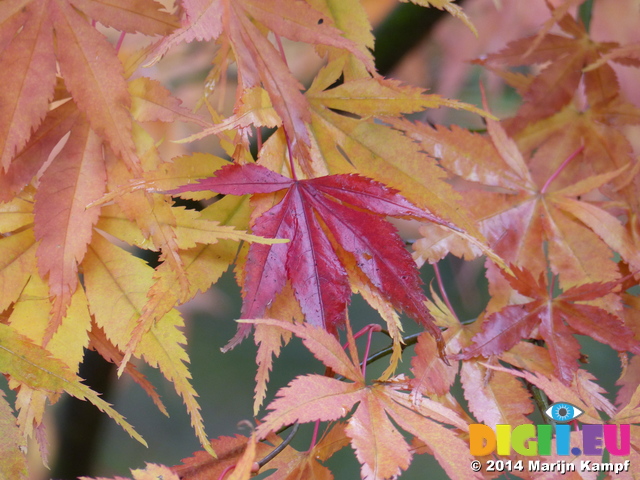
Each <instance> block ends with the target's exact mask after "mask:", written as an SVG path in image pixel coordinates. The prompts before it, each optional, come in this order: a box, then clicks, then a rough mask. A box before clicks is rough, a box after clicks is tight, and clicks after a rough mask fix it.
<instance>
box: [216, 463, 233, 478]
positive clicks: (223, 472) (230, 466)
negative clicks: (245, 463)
mask: <svg viewBox="0 0 640 480" xmlns="http://www.w3.org/2000/svg"><path fill="white" fill-rule="evenodd" d="M234 468H236V466H235V465H229V466H228V467H227V468H225V469H224V470H223V471H222V473H221V474H220V476H219V477H218V480H224V477H226V476H227V473H229V472H230V471H231V470H233V469H234Z"/></svg>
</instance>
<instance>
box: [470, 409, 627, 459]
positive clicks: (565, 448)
mask: <svg viewBox="0 0 640 480" xmlns="http://www.w3.org/2000/svg"><path fill="white" fill-rule="evenodd" d="M544 413H545V415H546V416H547V417H548V418H549V419H550V420H551V421H552V422H553V424H544V425H532V424H523V425H518V426H516V427H515V428H512V426H511V425H496V428H495V431H494V430H493V429H492V428H491V427H489V426H488V425H484V424H478V423H477V424H472V425H469V446H470V450H471V455H474V456H477V457H481V456H485V455H489V454H491V453H493V452H494V451H495V452H496V453H497V454H498V455H510V454H511V451H512V450H513V451H515V452H516V453H519V454H520V455H523V456H534V455H543V456H549V455H552V454H554V453H555V454H556V455H561V456H568V455H574V456H578V455H597V456H602V454H603V453H604V451H605V450H606V451H608V452H609V453H610V454H611V455H617V456H626V455H629V453H630V450H631V426H630V425H626V424H622V425H606V424H605V425H603V424H597V425H589V424H583V425H581V428H580V430H579V431H580V432H581V434H582V449H581V448H579V447H573V448H572V447H571V425H569V424H568V422H571V421H573V420H575V419H576V418H578V417H579V416H580V415H582V414H583V413H584V412H583V411H582V410H581V409H579V408H578V407H576V406H575V405H571V404H570V403H566V402H558V403H554V404H553V405H551V406H550V407H549V408H547V410H545V412H544ZM554 437H555V452H552V442H551V440H552V439H553V438H554ZM583 450H584V451H583Z"/></svg>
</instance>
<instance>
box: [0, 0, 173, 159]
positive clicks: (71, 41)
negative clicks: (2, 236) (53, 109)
mask: <svg viewBox="0 0 640 480" xmlns="http://www.w3.org/2000/svg"><path fill="white" fill-rule="evenodd" d="M161 8H162V6H161V5H160V4H159V3H157V2H154V1H153V0H141V1H138V2H136V4H135V9H132V8H131V2H129V1H127V0H112V1H109V2H103V1H96V0H8V1H3V2H0V71H1V72H2V74H3V88H2V89H0V105H2V109H0V164H1V165H2V167H3V168H4V170H7V169H8V167H9V164H10V162H11V160H12V158H13V156H14V155H15V153H16V152H17V151H19V150H20V149H21V148H22V147H23V146H24V145H25V143H26V142H27V141H28V139H29V137H30V136H31V131H32V130H35V128H36V127H37V126H38V125H39V124H40V123H41V122H42V120H43V118H44V117H45V115H46V113H47V111H48V110H49V101H51V100H52V99H53V95H54V88H55V85H56V74H57V72H58V71H59V72H61V73H62V76H63V77H64V82H65V85H66V87H67V88H68V89H69V91H70V92H71V94H72V96H73V99H74V101H75V102H76V103H77V105H78V107H79V108H80V110H81V111H82V112H83V113H84V114H85V115H86V116H87V119H88V120H89V123H90V124H91V127H92V128H93V129H94V130H95V131H96V133H98V134H99V135H100V136H101V137H103V138H105V139H106V140H108V142H109V144H110V146H111V147H112V149H113V150H114V151H115V152H116V153H118V154H119V155H120V156H121V157H122V158H123V159H124V160H125V161H127V162H128V163H129V165H130V166H133V165H137V159H136V157H135V146H134V143H133V139H132V138H131V128H132V126H131V118H130V116H129V113H128V112H127V110H126V107H128V106H129V104H130V102H131V97H130V95H129V93H128V92H127V86H126V83H125V80H124V77H123V68H122V64H121V63H120V60H118V57H117V56H116V51H115V49H114V48H113V47H112V46H111V45H110V44H109V42H108V41H107V39H106V38H105V37H104V35H102V34H101V33H99V32H98V31H97V30H96V29H95V28H94V27H93V26H91V24H90V23H89V22H88V21H87V17H89V18H91V19H93V20H96V21H100V22H101V23H102V24H104V25H107V26H111V27H114V28H117V29H119V30H121V31H123V32H141V33H144V34H147V35H158V34H168V33H169V32H170V31H171V30H173V29H174V28H176V27H177V26H178V23H177V21H176V19H175V17H174V16H173V15H171V14H169V13H167V12H163V11H161ZM58 69H59V70H58Z"/></svg>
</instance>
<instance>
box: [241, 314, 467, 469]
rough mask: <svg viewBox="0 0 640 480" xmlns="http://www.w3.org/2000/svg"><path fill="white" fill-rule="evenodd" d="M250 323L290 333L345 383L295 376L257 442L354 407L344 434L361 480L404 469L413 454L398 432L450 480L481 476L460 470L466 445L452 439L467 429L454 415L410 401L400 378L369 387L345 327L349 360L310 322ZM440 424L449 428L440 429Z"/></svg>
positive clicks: (439, 407)
mask: <svg viewBox="0 0 640 480" xmlns="http://www.w3.org/2000/svg"><path fill="white" fill-rule="evenodd" d="M252 322H254V323H258V324H262V325H273V326H277V327H280V328H283V329H285V330H288V331H290V332H292V333H293V334H294V335H296V336H297V337H299V338H301V339H302V341H303V343H304V345H305V346H306V347H307V348H308V349H309V350H310V351H311V352H312V353H313V354H314V356H315V357H316V358H318V359H319V360H320V361H322V362H323V363H324V364H325V365H326V366H327V367H329V368H330V369H331V370H332V371H333V372H335V373H337V374H339V375H342V376H343V377H344V378H345V379H346V380H347V381H340V380H337V379H335V378H329V377H326V376H321V375H305V376H299V377H297V378H295V379H294V380H293V381H292V382H290V383H289V385H288V386H287V387H285V388H283V389H281V390H280V391H279V392H278V395H277V398H276V399H275V400H274V401H273V402H272V403H271V404H270V405H269V409H270V410H271V412H269V414H267V416H266V417H265V418H264V421H263V423H261V424H260V425H259V426H258V428H257V429H256V434H257V437H258V438H259V439H260V438H265V437H266V436H267V435H269V434H270V433H271V432H273V431H276V430H278V429H279V428H281V427H282V426H284V425H291V424H293V423H295V422H313V421H317V420H320V421H334V420H337V419H339V418H342V417H345V416H347V414H348V413H349V412H350V411H351V410H352V409H354V407H355V409H354V411H353V414H352V415H351V416H350V417H349V419H348V420H347V426H346V428H345V433H346V435H347V437H349V439H350V440H351V445H352V447H353V448H354V450H355V451H356V456H357V458H358V460H359V462H360V463H361V465H362V468H361V474H362V478H363V479H364V480H378V479H380V480H382V479H386V478H391V477H393V476H395V475H399V474H400V472H401V471H402V470H404V469H406V467H407V466H408V465H409V464H410V462H411V458H412V451H411V448H410V447H409V445H408V444H407V442H406V440H405V439H404V437H403V435H402V434H401V433H400V431H399V429H398V427H400V428H401V429H402V430H404V431H406V432H409V433H410V434H411V435H414V436H415V437H417V438H418V439H419V440H421V441H423V442H425V443H426V444H427V445H428V446H429V448H430V449H431V451H432V452H433V454H434V456H435V457H436V459H437V460H438V462H440V464H441V465H442V468H443V469H444V470H445V471H446V472H447V475H448V476H449V478H452V479H474V478H479V476H478V475H477V474H475V473H473V472H472V471H471V470H470V469H469V468H466V466H467V465H468V463H469V461H471V457H469V454H468V452H469V449H468V445H467V444H465V442H464V441H463V440H462V439H461V438H460V437H459V436H458V435H457V431H460V430H461V431H466V430H467V429H468V426H467V423H466V422H465V421H464V420H462V419H461V418H460V417H459V416H458V414H457V413H456V412H455V411H454V410H452V409H449V408H448V407H446V406H444V405H442V404H440V403H437V402H435V401H433V400H431V399H429V398H422V397H421V399H420V401H419V402H418V403H417V404H414V403H413V402H412V399H411V395H410V394H409V393H404V392H402V391H401V390H405V389H408V388H409V386H408V382H407V381H406V380H405V379H403V378H399V377H394V378H391V379H389V380H388V381H381V380H378V381H377V382H376V383H374V384H373V385H368V384H367V383H366V382H365V378H364V376H363V374H362V371H361V368H360V362H359V359H358V354H357V351H356V348H355V342H354V339H353V335H352V334H351V330H350V328H349V325H348V323H347V337H348V345H349V354H347V353H346V352H345V351H344V350H343V349H342V346H341V345H340V342H339V341H338V340H337V339H336V338H335V337H334V336H332V335H330V334H328V333H327V332H326V331H324V330H323V329H320V328H317V327H314V326H312V325H309V324H303V325H296V324H292V323H289V322H283V321H279V320H272V319H260V320H255V321H252ZM356 405H357V406H356ZM391 420H393V422H395V424H394V423H393V422H392V421H391ZM441 423H445V424H447V425H450V426H453V427H454V428H453V429H452V428H446V427H444V426H443V425H441ZM396 425H397V426H396ZM465 452H467V453H466V454H465ZM465 457H466V458H465ZM467 459H468V461H466V460H467Z"/></svg>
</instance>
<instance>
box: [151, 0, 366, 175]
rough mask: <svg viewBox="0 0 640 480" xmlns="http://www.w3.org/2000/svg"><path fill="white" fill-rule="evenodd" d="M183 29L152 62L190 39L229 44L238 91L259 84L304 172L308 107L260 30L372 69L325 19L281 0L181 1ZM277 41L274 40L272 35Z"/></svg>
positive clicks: (301, 5) (166, 41)
mask: <svg viewBox="0 0 640 480" xmlns="http://www.w3.org/2000/svg"><path fill="white" fill-rule="evenodd" d="M182 6H183V8H184V14H185V18H184V26H183V27H182V28H180V29H178V30H176V31H175V32H174V33H173V34H172V35H170V36H168V37H166V38H165V39H164V40H162V42H160V44H159V45H158V47H157V48H156V52H155V53H156V56H155V58H154V60H152V63H153V62H154V61H157V60H158V59H159V58H160V57H161V56H162V55H164V53H166V52H167V51H168V50H169V48H171V47H172V46H174V45H176V44H178V43H181V42H192V41H194V40H218V39H220V38H221V37H222V38H221V40H222V41H224V42H228V45H230V47H231V48H230V49H229V52H231V51H232V52H233V59H234V61H235V62H237V64H238V72H239V78H238V80H239V82H240V84H241V85H242V87H243V90H247V89H251V88H253V87H257V86H259V85H262V86H264V88H265V90H266V91H267V92H268V94H269V97H270V98H271V101H272V103H273V107H274V109H275V110H276V112H277V113H278V115H279V116H280V118H281V119H282V123H283V125H284V127H285V129H286V130H287V132H289V134H290V136H291V144H292V145H291V147H292V151H293V153H294V154H295V155H296V157H297V158H299V159H300V161H301V165H302V167H303V169H305V171H306V172H307V173H310V172H312V171H313V169H312V168H311V156H310V147H311V138H310V135H309V131H308V126H307V125H308V123H309V122H310V120H311V117H310V114H309V104H308V101H307V99H306V98H305V96H304V95H303V94H302V92H301V91H300V90H301V89H302V88H303V87H302V84H301V83H300V82H299V81H298V80H297V79H296V78H295V77H294V76H293V74H291V72H290V70H289V68H288V67H287V63H286V60H285V59H284V58H283V56H282V54H281V52H279V51H278V49H277V48H276V47H275V46H274V45H273V43H272V42H271V41H270V40H269V39H268V38H267V36H266V34H265V33H264V29H263V28H262V27H264V28H266V29H268V30H270V31H272V32H274V33H275V34H276V35H277V36H283V37H285V38H289V39H291V40H294V41H302V42H307V43H310V44H314V45H325V46H330V47H334V48H338V49H342V50H344V51H345V52H350V53H352V54H353V55H354V56H355V57H356V58H358V60H360V62H362V63H363V64H364V65H365V66H366V69H367V70H368V71H369V72H371V73H373V72H374V71H375V68H374V66H373V60H372V58H371V55H370V54H368V53H365V52H364V51H363V50H361V49H360V48H359V46H358V45H357V44H356V43H355V42H354V41H352V40H349V39H348V38H345V37H343V36H342V31H341V30H339V29H337V28H336V27H334V26H333V25H331V23H333V22H332V21H331V18H330V17H328V16H326V15H323V14H322V13H321V12H319V11H317V10H315V9H314V8H312V7H311V6H310V5H309V4H308V3H306V2H302V1H289V2H284V1H283V0H233V1H231V0H205V1H194V0H185V1H183V2H182ZM278 38H279V37H278Z"/></svg>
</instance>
